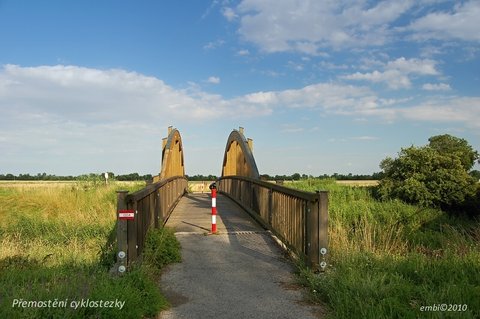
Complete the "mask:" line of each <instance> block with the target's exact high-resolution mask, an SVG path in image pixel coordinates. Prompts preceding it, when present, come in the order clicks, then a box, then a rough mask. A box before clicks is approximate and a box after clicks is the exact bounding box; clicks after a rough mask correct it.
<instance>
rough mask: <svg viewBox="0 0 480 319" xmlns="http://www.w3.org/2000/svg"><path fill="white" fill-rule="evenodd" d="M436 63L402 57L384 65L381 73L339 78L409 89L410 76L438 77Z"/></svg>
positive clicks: (357, 73) (428, 60)
mask: <svg viewBox="0 0 480 319" xmlns="http://www.w3.org/2000/svg"><path fill="white" fill-rule="evenodd" d="M435 66H436V62H435V61H434V60H431V59H415V58H414V59H405V58H404V57H401V58H398V59H396V60H394V61H390V62H388V63H387V64H385V65H384V67H383V69H384V70H383V71H378V70H375V71H373V72H367V73H360V72H356V73H353V74H349V75H344V76H341V77H340V78H342V79H346V80H364V81H370V82H373V83H380V82H384V83H386V84H387V85H388V86H389V87H390V88H392V89H401V88H409V87H410V86H411V85H412V83H411V81H410V76H411V75H424V76H429V75H439V72H438V71H437V70H436V67H435Z"/></svg>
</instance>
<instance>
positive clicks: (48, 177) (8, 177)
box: [0, 172, 153, 181]
mask: <svg viewBox="0 0 480 319" xmlns="http://www.w3.org/2000/svg"><path fill="white" fill-rule="evenodd" d="M104 174H105V173H102V174H97V173H89V174H81V175H76V176H73V175H54V174H47V173H38V174H37V175H30V174H19V175H14V174H10V173H9V174H0V180H4V181H79V180H92V179H101V178H105V177H104ZM108 178H109V179H110V180H117V181H149V180H152V178H153V176H152V174H145V175H140V174H138V173H130V174H120V175H115V174H114V173H112V172H108Z"/></svg>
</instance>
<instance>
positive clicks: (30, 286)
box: [0, 182, 176, 318]
mask: <svg viewBox="0 0 480 319" xmlns="http://www.w3.org/2000/svg"><path fill="white" fill-rule="evenodd" d="M141 187H143V184H140V183H137V184H131V185H128V186H127V185H124V184H123V185H121V186H120V185H116V184H111V185H109V186H101V185H91V184H89V183H88V182H87V183H79V184H72V185H68V186H65V185H63V186H59V187H51V186H50V187H42V185H41V184H39V185H38V186H36V187H31V186H29V187H8V188H0V318H142V317H145V316H150V317H153V316H155V315H156V313H157V312H158V311H159V310H160V309H162V308H165V307H166V306H167V302H166V300H165V299H164V298H163V297H162V296H161V295H160V292H159V288H158V287H157V284H156V277H155V276H156V275H157V274H156V272H155V271H153V269H154V266H149V265H150V264H151V263H148V262H146V263H144V264H142V265H141V266H136V267H134V269H133V270H132V271H131V272H129V273H128V274H127V275H125V276H123V277H122V278H117V277H115V276H112V275H110V274H109V273H108V270H109V268H110V267H111V266H112V264H113V262H114V254H115V249H114V247H113V242H112V239H113V238H114V234H115V233H114V230H115V220H116V215H115V214H116V213H115V211H116V207H115V205H116V194H115V191H116V189H118V188H122V189H125V188H127V189H129V190H131V191H134V190H137V189H139V188H141ZM163 233H164V232H163V231H162V234H163ZM151 236H153V235H149V237H151ZM157 237H158V235H157ZM160 237H161V238H162V239H163V242H159V241H158V240H155V238H154V239H151V240H150V241H149V244H148V245H153V246H154V247H155V246H156V245H157V244H163V243H165V242H166V243H170V245H173V246H174V247H176V246H175V244H174V243H175V238H174V236H173V235H169V234H168V232H167V234H166V235H162V236H160ZM171 242H173V244H172V243H171ZM148 245H147V247H146V248H145V249H146V250H152V249H153V248H148V247H149V246H148ZM154 256H156V255H154ZM150 258H153V257H150ZM155 258H160V257H155ZM15 300H24V301H46V300H52V301H54V300H57V301H64V300H68V302H69V303H68V305H67V307H56V308H54V307H25V308H23V307H12V305H13V303H14V301H15ZM82 300H84V301H86V300H93V301H100V300H104V301H110V300H112V301H115V300H117V301H120V302H124V306H123V308H122V309H119V308H118V307H116V308H105V307H102V308H100V307H92V306H90V307H80V308H77V309H74V308H72V307H70V306H71V302H72V301H82Z"/></svg>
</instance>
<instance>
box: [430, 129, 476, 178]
mask: <svg viewBox="0 0 480 319" xmlns="http://www.w3.org/2000/svg"><path fill="white" fill-rule="evenodd" d="M428 141H429V142H430V143H429V144H428V146H429V147H430V148H432V149H434V150H437V151H438V152H439V153H441V154H444V155H447V154H454V155H455V156H456V157H458V159H459V160H460V162H461V163H462V166H463V168H464V169H465V170H466V171H470V170H471V169H472V167H473V165H475V161H476V160H478V158H479V155H478V152H477V151H475V150H474V149H473V148H472V147H471V146H470V145H469V144H468V142H467V141H466V140H465V139H463V138H458V137H455V136H452V135H449V134H444V135H436V136H432V137H430V138H429V139H428Z"/></svg>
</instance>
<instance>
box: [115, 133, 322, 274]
mask: <svg viewBox="0 0 480 319" xmlns="http://www.w3.org/2000/svg"><path fill="white" fill-rule="evenodd" d="M216 184H217V188H218V192H219V194H220V197H219V201H218V204H217V207H218V209H219V212H220V213H219V221H220V225H219V228H218V231H219V232H220V233H222V232H223V233H228V232H238V231H253V232H261V231H268V234H272V235H274V236H275V237H276V238H278V239H279V240H280V241H281V242H282V243H283V246H284V247H285V248H287V249H288V250H290V251H291V252H293V253H294V254H295V255H296V256H298V257H299V258H302V259H304V260H305V261H306V262H307V263H308V264H309V265H310V266H311V267H312V268H314V269H319V270H322V269H324V268H325V267H326V257H327V255H328V247H327V242H328V235H327V228H328V227H327V219H328V194H327V192H321V191H319V192H316V193H309V192H303V191H298V190H294V189H290V188H287V187H284V186H281V185H277V184H273V183H269V182H267V181H262V180H261V179H260V174H259V172H258V168H257V165H256V163H255V159H254V156H253V140H252V139H247V138H245V135H244V130H243V128H240V129H239V130H233V131H232V132H231V133H230V135H229V136H228V139H227V144H226V147H225V154H224V158H223V164H222V175H221V177H220V178H219V179H218V180H217V181H216ZM117 195H118V198H117V205H118V220H117V243H118V253H117V263H116V265H115V271H117V272H118V273H120V274H121V273H123V272H125V271H127V270H128V267H129V265H130V264H131V263H132V262H134V261H135V260H137V258H138V257H139V256H140V255H141V253H142V251H143V246H144V241H145V235H146V233H147V231H148V229H149V228H150V227H163V226H164V225H165V224H167V226H172V227H175V228H176V231H177V232H178V233H182V232H188V233H195V232H196V233H199V232H200V233H208V232H209V230H210V221H211V219H210V216H209V215H208V207H209V205H210V201H209V198H208V196H207V195H205V194H201V195H194V194H189V193H188V181H187V178H186V177H185V169H184V152H183V146H182V138H181V136H180V132H179V131H178V130H177V129H174V128H172V127H169V129H168V136H167V138H165V139H163V150H162V164H161V170H160V173H159V175H158V176H156V177H155V178H154V181H153V183H152V184H151V185H148V186H146V187H145V188H144V189H142V190H140V191H137V192H135V193H132V194H128V192H126V191H119V192H118V194H117ZM179 203H180V204H179ZM177 204H179V205H177ZM232 205H233V206H232ZM186 207H187V208H186ZM225 207H237V208H236V209H233V208H231V209H225ZM205 209H207V210H205ZM177 212H178V213H177ZM205 212H207V213H205ZM222 212H223V213H222ZM232 212H235V213H232ZM246 213H248V214H246ZM248 216H250V217H248ZM253 220H255V222H251V221H253ZM259 225H260V226H259Z"/></svg>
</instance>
